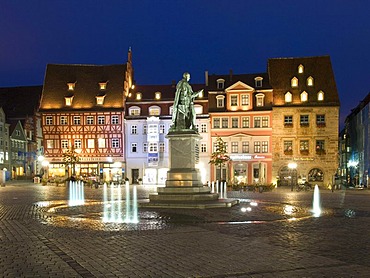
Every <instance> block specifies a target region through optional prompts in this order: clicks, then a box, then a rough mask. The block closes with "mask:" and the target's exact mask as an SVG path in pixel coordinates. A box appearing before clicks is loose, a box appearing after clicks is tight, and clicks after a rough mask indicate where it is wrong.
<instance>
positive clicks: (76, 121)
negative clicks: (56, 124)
mask: <svg viewBox="0 0 370 278" xmlns="http://www.w3.org/2000/svg"><path fill="white" fill-rule="evenodd" d="M73 124H74V125H80V124H81V117H80V116H73Z"/></svg>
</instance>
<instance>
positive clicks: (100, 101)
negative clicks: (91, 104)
mask: <svg viewBox="0 0 370 278" xmlns="http://www.w3.org/2000/svg"><path fill="white" fill-rule="evenodd" d="M104 98H105V95H102V96H96V104H97V105H103V104H104Z"/></svg>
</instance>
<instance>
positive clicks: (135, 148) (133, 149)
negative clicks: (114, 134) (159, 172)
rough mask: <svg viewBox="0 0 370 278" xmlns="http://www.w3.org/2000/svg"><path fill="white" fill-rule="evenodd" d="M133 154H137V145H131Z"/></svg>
mask: <svg viewBox="0 0 370 278" xmlns="http://www.w3.org/2000/svg"><path fill="white" fill-rule="evenodd" d="M131 152H132V153H136V152H137V143H131Z"/></svg>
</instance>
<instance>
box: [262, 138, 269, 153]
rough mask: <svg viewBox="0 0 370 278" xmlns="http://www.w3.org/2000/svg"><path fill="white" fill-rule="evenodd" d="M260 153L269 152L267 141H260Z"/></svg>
mask: <svg viewBox="0 0 370 278" xmlns="http://www.w3.org/2000/svg"><path fill="white" fill-rule="evenodd" d="M262 152H263V153H268V152H269V142H268V141H262Z"/></svg>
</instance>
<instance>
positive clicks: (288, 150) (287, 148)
mask: <svg viewBox="0 0 370 278" xmlns="http://www.w3.org/2000/svg"><path fill="white" fill-rule="evenodd" d="M284 154H287V155H292V154H293V141H292V140H286V141H284Z"/></svg>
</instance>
